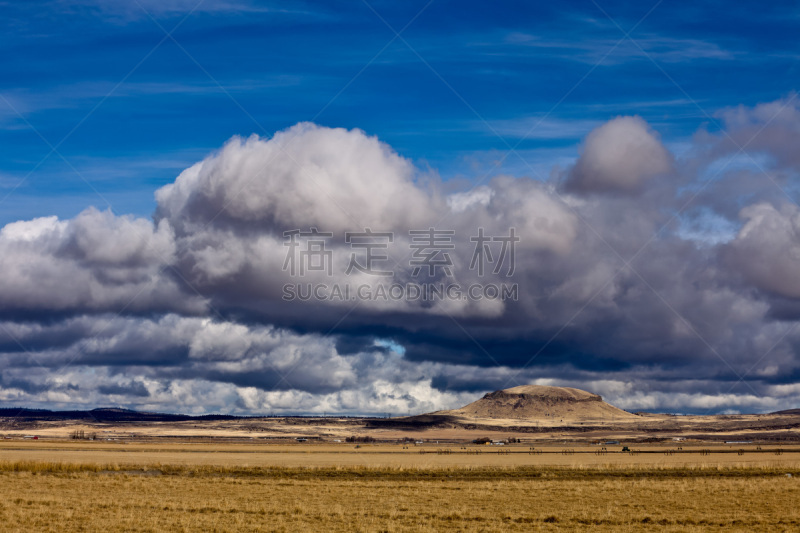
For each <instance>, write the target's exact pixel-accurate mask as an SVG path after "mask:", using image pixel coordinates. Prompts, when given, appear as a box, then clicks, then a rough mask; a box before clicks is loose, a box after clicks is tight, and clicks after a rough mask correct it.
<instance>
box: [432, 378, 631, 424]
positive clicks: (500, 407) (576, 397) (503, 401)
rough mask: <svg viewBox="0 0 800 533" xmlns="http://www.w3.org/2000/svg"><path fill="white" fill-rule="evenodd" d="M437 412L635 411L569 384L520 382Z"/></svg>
mask: <svg viewBox="0 0 800 533" xmlns="http://www.w3.org/2000/svg"><path fill="white" fill-rule="evenodd" d="M435 414H437V415H447V416H457V417H460V418H470V419H472V418H482V419H486V418H488V419H505V420H531V421H533V420H549V421H553V420H557V421H564V422H576V421H600V420H603V421H612V420H619V421H622V420H630V419H634V418H637V417H636V415H634V414H631V413H629V412H627V411H623V410H622V409H619V408H617V407H614V406H613V405H611V404H608V403H606V402H604V401H603V398H601V397H600V396H599V395H597V394H592V393H591V392H586V391H584V390H580V389H573V388H569V387H548V386H543V385H523V386H521V387H513V388H510V389H503V390H499V391H495V392H490V393H488V394H486V395H485V396H484V397H483V398H481V399H480V400H477V401H475V402H472V403H471V404H469V405H465V406H464V407H461V408H460V409H452V410H449V411H438V412H437V413H435Z"/></svg>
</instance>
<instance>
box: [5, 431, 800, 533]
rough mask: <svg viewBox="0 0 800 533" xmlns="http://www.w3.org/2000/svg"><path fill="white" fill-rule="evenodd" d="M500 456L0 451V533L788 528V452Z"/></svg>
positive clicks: (308, 450)
mask: <svg viewBox="0 0 800 533" xmlns="http://www.w3.org/2000/svg"><path fill="white" fill-rule="evenodd" d="M503 448H504V449H502V450H500V449H494V447H480V446H471V445H459V444H456V445H449V446H444V445H442V446H438V447H437V446H435V445H431V446H420V447H414V446H410V447H408V448H404V447H403V446H401V445H383V444H382V445H361V446H360V447H359V448H355V446H354V445H353V444H345V443H342V444H335V445H334V444H315V443H306V444H294V445H269V444H263V443H227V444H219V443H213V442H208V441H207V442H194V443H192V442H170V443H135V442H133V443H124V442H111V443H110V442H105V441H67V440H62V441H57V440H50V441H46V440H40V441H30V440H28V441H23V440H5V441H2V442H0V490H2V494H3V495H4V498H3V499H2V501H1V502H0V528H2V529H4V530H22V529H25V530H30V529H35V530H41V531H56V530H59V531H63V530H67V531H73V530H86V531H95V530H108V531H162V530H169V531H182V530H184V531H215V530H216V531H231V530H242V531H249V530H253V531H255V530H269V531H298V530H301V529H303V530H306V531H443V530H450V531H539V530H542V531H576V530H581V531H583V530H589V531H609V532H610V531H650V530H658V531H709V530H710V531H797V530H798V529H800V508H799V507H798V506H797V502H798V501H800V448H799V447H797V446H783V448H782V453H781V454H780V455H776V453H775V450H773V448H771V447H770V448H769V449H768V448H767V447H766V446H762V450H761V451H757V450H756V447H755V446H741V447H731V446H709V445H707V446H704V447H702V446H686V445H684V446H682V448H683V450H681V451H679V452H674V451H671V450H675V447H674V446H672V447H666V446H655V445H653V446H649V447H648V446H641V447H639V448H641V451H640V453H638V454H636V453H634V454H628V453H622V452H619V451H617V450H618V449H620V448H621V447H620V446H615V447H609V452H608V453H606V454H598V453H597V452H598V447H588V446H587V447H581V446H571V447H568V448H562V447H555V446H553V447H544V448H541V451H542V453H541V454H538V453H534V454H531V453H530V446H528V445H511V446H507V447H503ZM611 448H613V450H612V449H611ZM740 448H741V449H743V450H744V452H743V454H742V455H740V452H739V449H740ZM776 449H777V448H776ZM564 450H571V451H572V452H574V453H569V452H567V454H565V453H564ZM704 450H708V451H707V452H706V451H704ZM537 451H538V448H537ZM420 452H424V453H420ZM478 452H480V453H478ZM787 474H790V475H791V477H789V476H787Z"/></svg>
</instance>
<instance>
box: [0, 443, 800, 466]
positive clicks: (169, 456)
mask: <svg viewBox="0 0 800 533" xmlns="http://www.w3.org/2000/svg"><path fill="white" fill-rule="evenodd" d="M565 446H566V447H561V446H550V447H537V448H536V450H537V453H534V454H531V453H529V452H528V450H529V446H526V445H521V446H520V445H517V446H505V447H503V448H499V447H490V446H472V445H468V446H464V447H463V449H462V447H461V446H459V445H449V446H448V445H441V446H436V445H430V446H428V445H426V446H420V447H414V446H410V447H403V446H400V445H390V444H379V445H361V446H360V447H359V448H356V447H355V446H354V445H352V444H345V443H342V444H333V445H332V444H294V445H286V444H283V445H275V444H261V443H254V444H251V443H244V444H236V443H213V442H200V443H187V442H178V443H175V442H168V443H108V442H103V441H70V440H52V441H21V440H17V441H2V442H0V460H5V461H38V462H53V461H58V462H66V463H84V464H118V465H128V466H144V465H150V464H154V463H158V464H167V465H176V466H180V465H183V466H193V465H194V466H199V465H209V464H211V465H219V466H237V467H242V468H250V467H320V468H324V467H339V466H344V467H358V466H361V467H376V468H394V467H404V468H434V467H436V468H438V467H461V468H471V467H497V468H505V467H526V466H537V467H575V468H584V467H611V466H618V467H628V466H651V467H656V468H660V467H663V466H667V467H671V468H693V467H698V466H704V467H716V466H736V467H759V468H761V467H788V468H791V467H794V466H798V465H800V447H798V446H783V448H782V453H781V455H776V454H775V453H774V452H772V451H771V450H772V449H773V447H769V448H767V447H766V446H765V447H764V448H765V449H764V451H761V452H758V451H756V446H753V445H750V446H739V447H732V446H722V445H717V446H696V447H690V446H684V447H683V448H684V449H683V450H682V451H681V452H680V453H674V454H671V453H669V451H670V450H674V449H675V447H674V446H671V447H667V446H642V447H641V453H639V454H634V455H631V454H628V453H620V452H619V451H618V450H621V448H622V447H621V446H617V447H616V451H610V452H608V453H605V454H598V453H597V452H598V450H599V448H598V447H597V446H584V447H581V446H571V445H565ZM740 448H741V449H743V450H744V451H743V454H742V455H739V454H738V450H739V449H740ZM563 450H569V451H570V452H574V453H568V454H564V453H562V451H563ZM703 450H709V451H710V452H711V453H710V455H704V454H703ZM540 451H541V452H542V453H541V454H539V453H538V452H540Z"/></svg>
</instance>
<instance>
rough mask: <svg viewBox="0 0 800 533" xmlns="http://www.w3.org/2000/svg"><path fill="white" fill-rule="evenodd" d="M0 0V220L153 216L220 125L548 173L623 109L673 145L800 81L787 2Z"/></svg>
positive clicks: (232, 130)
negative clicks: (331, 134)
mask: <svg viewBox="0 0 800 533" xmlns="http://www.w3.org/2000/svg"><path fill="white" fill-rule="evenodd" d="M2 9H3V11H4V16H3V20H2V22H0V24H2V26H3V31H2V37H0V50H2V57H3V74H2V77H0V93H2V95H3V99H2V100H1V101H0V150H2V152H0V196H2V197H4V198H5V200H4V201H3V203H2V210H1V211H0V223H7V222H10V221H14V220H19V219H29V218H33V217H37V216H44V215H51V214H56V215H59V216H60V217H62V218H68V217H72V216H74V215H76V214H77V213H78V212H80V211H81V210H82V209H84V208H85V207H87V206H88V205H95V206H98V207H99V208H101V209H105V208H107V207H109V206H110V207H111V208H112V209H113V210H114V212H115V213H118V214H120V213H132V214H136V215H149V214H150V213H151V212H152V211H153V209H154V206H155V203H154V200H153V191H154V189H155V188H157V187H158V186H161V185H163V184H166V183H169V182H171V181H172V180H173V179H174V178H175V176H176V175H177V174H178V173H179V172H180V171H181V170H182V169H184V168H186V167H187V166H189V165H190V164H191V163H193V162H195V161H197V160H199V159H202V157H203V156H205V155H206V154H207V153H208V152H210V151H212V150H215V149H217V148H218V147H219V146H221V145H222V144H223V143H224V141H225V140H226V139H228V138H230V137H231V136H233V135H244V136H247V135H249V134H252V133H258V134H260V135H267V136H269V135H271V134H272V133H274V132H275V131H277V130H281V129H284V128H286V127H289V126H291V125H293V124H295V123H297V122H299V121H304V120H311V121H314V122H316V123H318V124H321V125H325V126H331V127H336V126H342V127H347V128H361V129H363V130H364V131H365V132H366V133H368V134H370V135H377V136H378V137H379V138H380V139H381V140H383V141H385V142H387V143H388V144H389V145H391V146H392V147H393V148H394V149H396V150H397V151H398V152H399V153H400V154H401V155H403V156H405V157H408V158H410V159H412V160H413V161H415V162H416V163H417V164H418V165H419V166H421V167H423V168H424V167H427V166H430V167H431V168H432V169H434V170H435V171H437V172H439V173H440V174H441V176H442V177H443V178H445V179H450V178H452V177H462V178H465V179H476V177H480V176H482V175H484V174H485V173H498V172H507V173H511V174H513V175H531V176H534V177H537V175H538V177H546V176H547V175H548V173H549V171H550V168H551V167H552V165H553V164H560V165H562V166H564V165H567V164H569V162H570V161H571V160H572V159H573V158H574V157H575V156H576V155H577V145H578V143H579V142H580V139H581V138H582V137H583V136H585V134H586V133H588V131H589V130H591V129H592V128H593V127H595V126H597V125H598V124H600V123H602V122H604V121H606V120H608V119H610V118H613V117H614V116H616V115H619V114H639V115H641V116H642V117H643V118H645V120H647V121H648V122H649V123H650V124H651V125H652V126H653V127H654V128H655V129H656V130H657V131H658V132H659V133H660V134H661V135H662V138H663V140H664V141H665V143H666V144H667V145H668V146H669V145H672V146H676V147H679V146H680V143H681V142H682V141H685V139H686V138H688V136H690V135H691V134H692V133H693V132H694V131H695V130H696V129H697V128H699V127H703V126H704V125H705V127H707V128H708V129H710V130H714V129H716V128H717V124H716V123H715V120H716V119H715V118H714V117H715V112H716V111H717V110H718V109H721V108H725V107H729V106H735V105H739V104H746V105H753V104H755V103H757V102H761V101H771V100H775V99H777V98H779V97H781V96H784V95H786V94H787V93H788V92H789V91H791V90H792V89H794V85H793V81H794V80H796V79H797V77H798V75H800V62H798V58H800V50H798V47H797V40H796V28H797V24H798V22H800V10H799V9H798V7H797V4H795V3H790V2H786V3H781V2H774V3H765V4H761V5H759V6H758V10H755V9H753V8H752V7H751V6H748V7H744V6H742V5H739V4H731V3H729V2H677V3H676V2H658V3H655V2H652V3H651V2H641V3H630V2H609V1H608V0H602V1H599V2H597V3H595V2H592V1H585V2H584V1H577V2H570V3H561V4H558V6H557V7H556V6H554V5H550V4H545V3H538V2H520V3H517V2H510V3H501V4H491V5H489V4H485V3H469V2H446V1H440V0H435V1H433V2H428V1H427V0H426V1H423V2H418V1H411V2H402V3H395V2H373V1H370V2H335V3H330V2H320V3H313V2H292V3H278V2H247V1H237V0H229V1H214V0H206V1H204V2H201V3H199V4H198V3H197V2H196V1H194V0H187V1H177V2H152V1H140V2H118V1H111V2H103V3H94V2H88V1H86V2H58V1H54V2H3V3H2ZM193 9H194V10H193ZM192 10H193V11H192ZM390 26H391V28H393V29H394V30H396V31H398V32H399V31H400V30H401V29H403V28H405V29H404V30H403V31H402V34H401V36H400V37H397V36H396V35H395V33H394V31H393V30H392V29H391V28H390ZM173 29H174V32H173V33H172V36H171V38H170V37H167V35H166V33H165V31H173ZM629 31H630V35H629V37H630V39H628V38H626V32H629ZM173 39H174V40H173ZM534 126H536V127H535V128H534ZM48 143H50V145H53V146H57V150H56V152H55V153H50V150H51V147H50V146H49V145H48ZM509 146H514V147H516V151H517V154H512V155H509V156H508V157H507V158H505V159H503V163H502V165H501V166H500V167H497V166H496V165H495V163H496V162H497V161H498V160H500V159H501V158H503V156H504V155H505V154H506V153H507V150H508V147H509ZM48 153H50V155H49V156H48ZM523 159H524V160H523Z"/></svg>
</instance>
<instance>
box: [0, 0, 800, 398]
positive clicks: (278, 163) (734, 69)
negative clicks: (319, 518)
mask: <svg viewBox="0 0 800 533" xmlns="http://www.w3.org/2000/svg"><path fill="white" fill-rule="evenodd" d="M0 9H2V15H3V16H2V17H0V25H2V32H0V57H2V70H1V71H0V72H2V74H1V75H0V272H2V273H3V275H2V276H0V404H2V405H35V406H40V407H59V408H60V407H77V406H84V407H87V406H89V407H95V406H97V405H119V406H124V407H130V408H137V409H148V410H182V411H186V412H193V413H202V412H212V411H222V412H240V413H263V412H328V413H331V412H342V413H375V412H379V413H385V412H397V413H407V412H408V411H414V412H424V411H432V410H436V409H442V408H449V407H455V406H458V405H461V404H464V403H467V402H468V401H472V400H474V399H475V397H476V395H479V394H482V393H485V392H487V391H490V390H496V389H501V388H506V387H508V386H513V385H521V384H525V383H533V382H535V383H538V384H556V385H568V386H577V387H579V388H585V389H587V390H591V391H592V392H596V393H599V394H602V395H604V396H605V397H606V398H608V399H609V400H611V401H612V403H617V404H618V405H620V406H621V407H624V408H630V409H634V410H638V409H648V410H667V411H674V412H699V413H703V412H712V411H717V412H719V411H730V410H740V411H750V412H768V411H770V410H777V409H781V408H792V407H797V406H798V405H800V348H798V347H800V328H797V324H798V322H800V259H799V258H800V237H798V236H800V202H798V200H800V196H798V193H799V192H800V189H799V188H798V183H800V181H799V180H798V177H800V156H798V153H800V151H798V148H797V147H798V145H800V144H798V143H800V101H799V100H798V93H797V91H798V86H800V83H798V80H800V47H799V46H798V40H797V28H798V25H799V23H800V6H798V4H797V3H796V2H794V3H793V2H769V3H760V4H755V3H730V2H721V1H720V2H717V1H692V2H674V1H658V0H654V1H652V2H637V3H633V2H617V1H610V0H587V1H574V2H562V3H558V4H553V3H544V2H493V3H485V2H481V3H478V2H448V1H445V0H423V1H416V0H414V1H409V2H380V1H374V0H356V1H352V2H291V3H280V2H255V1H247V0H203V1H200V0H130V1H128V0H106V1H98V0H78V1H72V2H67V1H65V0H64V1H62V0H52V1H30V2H3V1H2V0H0ZM312 123H313V124H312ZM253 134H256V135H258V136H260V137H259V138H256V137H251V136H252V135H253ZM236 136H239V137H240V138H239V139H238V140H237V139H234V140H233V141H230V139H232V138H234V137H236ZM376 138H377V139H378V140H379V141H381V142H377V141H376V140H375V139H376ZM242 139H246V140H242ZM398 155H399V156H400V157H398ZM201 161H202V164H197V165H196V163H198V162H201ZM193 165H194V166H193ZM186 169H190V170H189V171H186V172H184V171H185V170H186ZM157 191H158V192H157ZM156 194H157V195H158V196H157V197H156ZM354 225H355V226H357V227H353V226H354ZM440 225H441V228H440V229H444V226H445V225H447V226H448V227H449V228H451V229H452V230H453V231H456V232H457V233H458V235H459V236H460V237H462V238H463V241H464V242H466V244H467V246H466V247H464V246H460V247H459V248H458V249H457V250H454V252H453V253H454V258H455V260H456V264H457V265H458V264H461V265H462V266H463V264H464V263H466V264H469V260H470V255H469V254H470V252H471V250H470V249H469V248H470V247H469V242H470V241H467V240H466V236H467V235H475V231H476V230H477V229H478V228H477V226H478V225H480V228H486V229H487V232H490V231H491V232H493V233H492V234H493V235H495V236H499V235H507V234H508V232H509V231H510V229H509V228H516V229H517V230H519V231H518V234H519V235H520V236H521V238H522V240H521V241H520V245H519V246H520V249H519V250H518V253H517V255H515V257H516V261H517V263H516V267H517V268H516V269H515V271H514V274H513V277H512V278H510V279H508V280H507V279H505V278H503V277H500V278H498V277H497V275H499V274H497V273H496V272H493V273H492V276H494V277H491V278H489V280H491V281H493V282H497V283H506V282H511V281H513V282H514V283H515V284H518V287H519V298H518V299H514V300H506V301H488V300H468V301H462V300H457V301H456V300H454V301H447V302H434V303H431V304H430V305H429V303H428V302H417V301H412V300H410V299H408V300H403V301H391V302H384V303H381V302H377V301H370V300H369V299H365V300H360V301H358V302H357V305H355V306H354V307H350V305H349V302H346V303H347V305H345V303H342V302H332V301H326V300H310V301H307V300H304V301H293V302H287V301H285V300H284V299H283V298H282V297H281V294H282V292H281V289H282V287H285V286H286V284H287V283H296V282H298V280H297V279H294V278H293V277H291V276H290V275H289V274H287V273H286V272H285V271H284V270H282V269H281V268H280V267H281V265H282V264H284V256H285V253H286V247H285V246H284V245H285V242H284V240H283V235H284V232H285V231H286V230H291V229H296V228H303V229H307V228H309V227H318V228H320V229H321V230H323V231H331V232H335V233H336V235H337V237H336V238H337V239H339V237H341V235H342V233H343V232H346V231H353V230H357V231H362V230H363V229H364V228H372V229H373V230H375V231H392V232H394V234H395V235H396V236H397V242H396V244H397V246H396V247H395V248H397V250H395V249H393V251H392V252H391V254H392V255H391V259H392V260H393V261H396V262H397V264H398V265H400V264H401V263H402V262H404V261H405V262H407V261H408V257H406V256H405V255H404V254H403V253H402V252H403V250H405V248H404V247H406V248H407V246H406V245H407V244H408V243H407V242H404V240H407V239H406V238H407V237H408V235H409V230H414V229H419V228H432V227H434V226H437V227H439V226H440ZM487 234H489V233H487ZM332 247H333V257H334V258H335V260H336V261H344V260H345V259H346V258H347V254H348V253H349V252H350V251H351V250H350V249H349V248H348V246H346V243H345V242H344V241H342V240H341V239H339V241H336V239H334V242H333V244H332ZM398 250H399V251H398ZM406 251H407V250H406ZM464 270H465V269H461V270H460V271H458V274H457V275H456V274H454V277H455V278H458V281H459V282H465V281H466V282H471V281H475V280H474V279H472V278H471V277H470V276H472V275H473V274H474V273H473V272H470V269H466V272H465V271H464ZM329 277H332V278H333V281H336V282H337V283H340V284H343V285H347V286H350V285H349V284H354V283H356V281H359V282H360V281H362V280H360V278H359V279H358V280H356V278H352V277H348V276H347V275H346V273H344V272H337V273H336V274H333V275H331V276H329ZM412 277H413V276H412ZM309 279H311V278H310V277H309ZM393 279H394V280H395V281H399V282H406V281H408V280H407V279H406V278H404V277H403V275H402V274H398V275H397V276H395V278H393ZM314 280H315V281H316V282H319V281H320V280H319V279H316V278H314ZM324 281H326V282H330V281H331V280H330V279H326V280H324ZM373 281H374V280H373ZM484 281H486V280H484Z"/></svg>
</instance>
